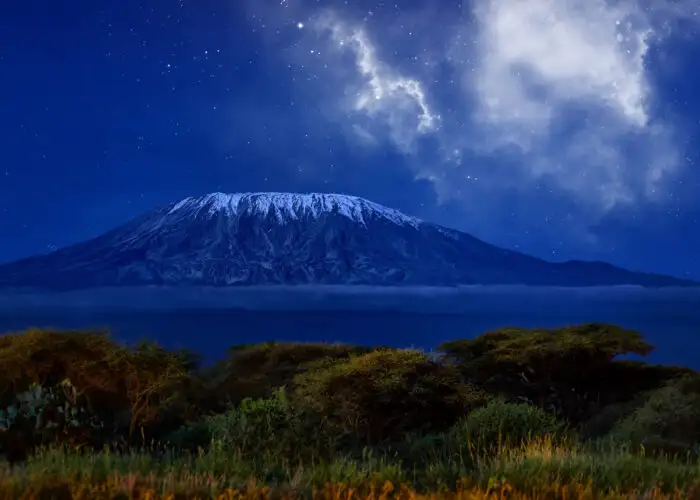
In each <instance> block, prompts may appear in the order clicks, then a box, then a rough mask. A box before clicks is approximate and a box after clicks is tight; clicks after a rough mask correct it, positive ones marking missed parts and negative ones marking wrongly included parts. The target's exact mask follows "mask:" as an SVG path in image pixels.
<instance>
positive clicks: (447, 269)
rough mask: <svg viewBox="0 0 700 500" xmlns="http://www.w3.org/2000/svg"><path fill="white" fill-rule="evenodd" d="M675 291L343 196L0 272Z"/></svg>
mask: <svg viewBox="0 0 700 500" xmlns="http://www.w3.org/2000/svg"><path fill="white" fill-rule="evenodd" d="M270 284H364V285H433V286H445V285H459V284H485V285H488V284H525V285H538V286H545V285H550V286H596V285H622V284H631V285H642V286H651V287H656V286H679V285H680V286H682V285H696V283H694V282H690V281H686V280H680V279H676V278H672V277H669V276H661V275H653V274H645V273H639V272H632V271H627V270H624V269H621V268H618V267H614V266H612V265H610V264H606V263H603V262H583V261H568V262H563V263H552V262H547V261H544V260H541V259H537V258H535V257H531V256H528V255H525V254H522V253H519V252H514V251H510V250H505V249H502V248H499V247H496V246H493V245H490V244H488V243H485V242H483V241H481V240H479V239H477V238H475V237H473V236H471V235H469V234H466V233H463V232H459V231H455V230H452V229H447V228H445V227H442V226H438V225H436V224H431V223H428V222H424V221H421V220H419V219H416V218H414V217H410V216H408V215H405V214H403V213H401V212H399V211H397V210H394V209H391V208H387V207H384V206H382V205H379V204H376V203H373V202H371V201H368V200H366V199H363V198H358V197H354V196H346V195H340V194H294V193H242V194H222V193H212V194H208V195H206V196H202V197H190V198H185V199H184V200H181V201H179V202H177V203H172V204H170V205H167V206H164V207H160V208H157V209H155V210H152V211H150V212H147V213H145V214H143V215H141V216H139V217H136V218H135V219H133V220H131V221H129V222H127V223H126V224H124V225H122V226H119V227H117V228H115V229H113V230H111V231H109V232H107V233H105V234H103V235H101V236H98V237H97V238H94V239H91V240H88V241H85V242H83V243H78V244H76V245H73V246H70V247H66V248H63V249H60V250H57V251H55V252H53V253H51V254H48V255H42V256H36V257H30V258H27V259H23V260H19V261H16V262H12V263H9V264H5V265H2V266H0V286H3V287H39V288H49V289H78V288H90V287H98V286H127V285H129V286H134V285H169V286H171V285H209V286H226V285H270Z"/></svg>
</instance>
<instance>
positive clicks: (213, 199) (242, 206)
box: [169, 192, 421, 228]
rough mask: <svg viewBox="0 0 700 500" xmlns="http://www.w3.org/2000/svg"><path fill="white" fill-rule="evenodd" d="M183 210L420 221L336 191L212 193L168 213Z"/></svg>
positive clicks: (292, 217)
mask: <svg viewBox="0 0 700 500" xmlns="http://www.w3.org/2000/svg"><path fill="white" fill-rule="evenodd" d="M181 211H189V212H190V213H192V212H196V213H200V212H206V213H208V214H209V215H213V214H216V213H223V214H225V215H227V216H231V217H233V216H237V215H239V214H242V213H246V214H249V215H251V214H258V215H262V216H267V215H268V214H269V213H273V214H274V215H275V217H276V218H277V221H278V222H279V223H281V224H284V223H286V222H290V221H293V220H299V219H301V218H303V217H305V216H310V217H319V216H320V215H322V214H324V213H325V214H328V213H337V214H339V215H342V216H344V217H347V218H348V219H350V220H352V221H355V222H359V223H360V224H363V225H366V224H367V223H366V219H367V218H368V217H380V218H384V219H387V220H389V221H391V222H393V223H395V224H406V225H409V226H413V227H415V228H417V227H418V225H419V224H420V223H421V221H420V220H419V219H416V218H415V217H410V216H408V215H405V214H403V213H401V212H399V211H398V210H395V209H393V208H389V207H385V206H383V205H379V204H378V203H374V202H371V201H369V200H366V199H364V198H360V197H357V196H349V195H345V194H337V193H304V194H302V193H274V192H268V193H233V194H228V193H210V194H207V195H204V196H200V197H188V198H185V199H184V200H181V201H178V202H177V203H175V204H174V205H173V207H172V208H171V209H170V211H169V214H174V213H176V212H181Z"/></svg>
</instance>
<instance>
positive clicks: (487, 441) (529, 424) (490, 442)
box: [450, 399, 565, 448]
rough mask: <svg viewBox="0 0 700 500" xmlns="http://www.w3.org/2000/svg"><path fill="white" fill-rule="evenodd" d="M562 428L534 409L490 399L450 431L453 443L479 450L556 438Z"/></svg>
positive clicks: (555, 420) (545, 414) (528, 405)
mask: <svg viewBox="0 0 700 500" xmlns="http://www.w3.org/2000/svg"><path fill="white" fill-rule="evenodd" d="M564 430H565V427H564V425H563V424H562V423H561V422H559V421H558V420H557V419H556V417H554V415H552V414H550V413H547V412H546V411H544V410H542V409H541V408H538V407H536V406H533V405H530V404H524V403H507V402H505V401H503V400H500V399H498V400H494V401H491V402H490V403H489V404H487V405H486V406H484V407H482V408H478V409H476V410H474V411H472V412H471V413H470V414H469V415H468V416H467V417H466V418H464V419H462V420H460V421H459V422H458V423H457V424H456V425H455V426H454V427H453V428H452V429H451V431H450V437H451V439H453V440H456V441H462V442H465V443H466V442H470V443H474V444H476V445H477V446H478V447H480V448H493V447H498V446H499V445H503V446H511V445H516V446H517V445H520V444H521V443H522V442H524V441H528V440H531V439H537V438H542V437H545V436H547V435H555V436H556V435H560V434H562V433H563V432H564Z"/></svg>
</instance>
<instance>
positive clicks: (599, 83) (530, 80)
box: [451, 0, 678, 212]
mask: <svg viewBox="0 0 700 500" xmlns="http://www.w3.org/2000/svg"><path fill="white" fill-rule="evenodd" d="M667 14H668V11H664V12H663V13H662V14H661V15H667ZM653 15H655V12H654V10H653V9H649V8H647V9H646V10H642V9H641V7H640V4H639V3H637V2H629V1H626V0H622V1H620V2H615V3H611V2H608V1H606V0H476V1H475V4H474V16H475V19H476V30H477V36H476V40H475V41H474V43H469V44H465V43H464V42H463V41H462V39H465V38H466V36H467V33H468V32H473V30H474V26H468V27H464V31H463V32H462V33H460V36H458V37H457V38H456V40H455V45H454V46H453V51H452V54H451V56H452V58H453V62H456V65H457V67H461V69H462V70H463V74H464V82H463V83H464V86H465V87H464V88H465V90H466V91H467V93H468V94H469V95H472V96H473V97H474V99H475V103H476V105H475V112H474V115H473V117H472V118H473V120H474V123H475V124H476V125H477V126H478V125H481V126H482V127H483V134H481V135H480V136H479V137H478V139H477V141H473V142H471V143H470V144H469V147H471V148H473V149H476V150H479V151H480V152H482V153H483V152H486V153H493V152H495V151H496V150H498V149H500V148H503V147H506V146H508V145H516V146H517V147H518V148H520V151H521V153H522V155H523V160H524V161H523V162H522V167H521V168H522V169H523V170H524V171H525V173H526V174H527V175H529V176H531V177H534V178H538V177H541V176H544V175H547V176H550V177H552V178H554V179H556V182H557V183H558V184H559V185H560V187H561V188H563V189H565V190H567V191H569V192H570V193H571V194H572V195H573V196H576V197H578V198H579V199H580V200H581V201H583V202H585V203H588V204H595V205H596V207H595V208H596V209H597V211H598V212H605V211H607V210H609V209H611V208H613V207H615V206H616V205H618V204H620V203H634V202H635V201H637V200H638V199H639V197H648V196H653V195H654V194H656V193H658V190H659V189H661V185H662V183H663V180H664V177H665V176H666V174H667V173H670V172H672V171H673V169H674V168H675V166H676V162H675V159H676V156H677V152H676V150H675V148H674V145H673V141H672V133H673V131H672V129H671V128H670V127H664V126H661V125H659V124H658V123H656V124H651V123H650V116H649V111H648V104H649V103H650V101H651V100H652V99H653V96H652V95H651V86H650V84H649V80H648V74H647V68H646V67H645V56H646V55H647V52H648V50H649V46H650V43H651V42H652V41H653V40H654V38H655V35H657V33H655V31H654V28H653V26H655V25H657V24H654V21H656V20H657V19H652V17H651V16H653ZM674 15H678V12H674ZM463 54H464V55H465V56H463ZM472 59H473V60H474V62H473V63H472ZM467 61H469V62H467ZM574 110H575V113H576V114H573V113H574Z"/></svg>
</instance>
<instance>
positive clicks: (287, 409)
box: [169, 388, 308, 457]
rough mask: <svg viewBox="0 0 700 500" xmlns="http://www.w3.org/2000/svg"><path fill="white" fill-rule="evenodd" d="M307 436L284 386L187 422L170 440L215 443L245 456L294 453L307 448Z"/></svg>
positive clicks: (179, 444)
mask: <svg viewBox="0 0 700 500" xmlns="http://www.w3.org/2000/svg"><path fill="white" fill-rule="evenodd" d="M307 437H308V435H307V433H305V432H303V429H302V423H301V420H300V419H299V418H298V415H297V414H296V412H295V410H294V408H292V406H291V405H290V404H289V402H288V400H287V396H286V394H285V390H284V388H280V389H278V390H277V391H276V392H275V393H274V394H273V395H272V396H271V397H269V398H261V399H252V398H246V399H244V400H243V401H242V402H241V403H240V404H239V405H238V406H236V407H235V408H232V409H230V410H228V411H226V412H224V413H220V414H217V415H213V416H209V417H206V418H205V419H204V420H202V421H201V422H198V423H193V424H189V425H186V426H183V427H182V428H180V429H178V430H177V431H176V432H175V433H173V434H172V435H171V436H170V439H169V442H170V444H171V445H173V446H175V447H177V448H185V449H190V450H192V449H195V448H199V447H201V448H204V447H206V446H207V445H210V444H211V445H213V446H214V447H215V448H216V449H218V450H220V451H225V452H236V453H239V454H240V455H241V456H244V457H252V456H257V455H274V456H277V457H292V456H296V455H299V454H301V453H302V452H303V451H304V450H302V449H301V448H302V441H304V442H305V441H306V438H307ZM302 438H303V439H302Z"/></svg>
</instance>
